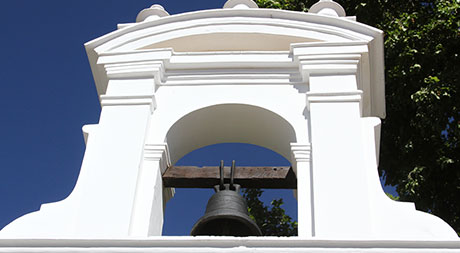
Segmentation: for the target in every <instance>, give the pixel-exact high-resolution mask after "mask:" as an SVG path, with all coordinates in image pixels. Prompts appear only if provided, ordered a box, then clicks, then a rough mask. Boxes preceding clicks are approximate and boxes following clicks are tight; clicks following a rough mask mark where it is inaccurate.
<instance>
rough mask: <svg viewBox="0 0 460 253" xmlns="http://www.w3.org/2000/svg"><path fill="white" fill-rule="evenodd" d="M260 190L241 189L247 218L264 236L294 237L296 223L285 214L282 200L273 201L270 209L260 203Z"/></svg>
mask: <svg viewBox="0 0 460 253" xmlns="http://www.w3.org/2000/svg"><path fill="white" fill-rule="evenodd" d="M262 192H263V191H262V190H260V189H243V197H244V198H245V199H246V201H247V203H248V211H249V216H250V217H251V218H252V219H253V220H254V221H255V222H256V223H257V226H259V228H260V230H261V231H262V235H264V236H296V235H297V222H295V221H293V220H292V218H291V217H289V216H288V215H286V214H285V212H284V209H283V208H282V207H281V205H283V199H275V200H273V201H272V202H271V203H270V204H271V208H269V207H268V206H266V205H265V204H264V203H263V202H262V201H260V196H261V195H262Z"/></svg>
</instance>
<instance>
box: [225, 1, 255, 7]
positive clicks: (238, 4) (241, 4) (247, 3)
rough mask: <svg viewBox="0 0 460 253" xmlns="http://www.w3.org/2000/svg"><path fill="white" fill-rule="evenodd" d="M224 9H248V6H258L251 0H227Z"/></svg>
mask: <svg viewBox="0 0 460 253" xmlns="http://www.w3.org/2000/svg"><path fill="white" fill-rule="evenodd" d="M223 8H224V9H230V8H234V9H249V8H259V6H257V4H256V3H255V2H254V1H252V0H228V1H227V2H225V4H224V7H223Z"/></svg>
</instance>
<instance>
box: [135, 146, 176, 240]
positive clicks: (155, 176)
mask: <svg viewBox="0 0 460 253" xmlns="http://www.w3.org/2000/svg"><path fill="white" fill-rule="evenodd" d="M170 165H171V160H170V158H169V150H168V145H167V144H166V143H160V144H145V145H144V155H143V162H142V165H141V168H140V171H139V175H138V180H137V187H136V197H135V201H134V206H133V215H132V218H131V224H130V229H129V234H130V236H153V235H157V236H159V235H161V232H162V228H163V216H164V215H163V213H164V212H163V211H164V206H165V204H166V202H167V201H168V200H169V198H171V197H172V196H173V194H174V192H173V189H171V188H163V182H162V178H161V175H162V174H163V173H164V171H165V170H166V169H167V167H168V166H170ZM146 221H147V222H146Z"/></svg>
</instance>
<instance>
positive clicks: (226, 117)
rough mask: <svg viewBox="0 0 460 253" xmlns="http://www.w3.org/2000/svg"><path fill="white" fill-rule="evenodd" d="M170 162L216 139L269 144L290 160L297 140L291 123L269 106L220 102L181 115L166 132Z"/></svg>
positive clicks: (230, 141) (219, 141)
mask: <svg viewBox="0 0 460 253" xmlns="http://www.w3.org/2000/svg"><path fill="white" fill-rule="evenodd" d="M166 142H167V143H168V146H169V151H170V156H171V162H172V164H175V163H176V162H177V161H178V160H179V159H180V158H182V157H183V156H184V155H185V154H188V153H190V152H192V151H193V150H196V149H198V148H201V147H205V146H208V145H212V144H217V143H232V142H234V143H248V144H254V145H258V146H261V147H264V148H268V149H270V150H273V151H275V152H277V153H278V154H280V155H282V156H283V157H284V158H286V159H288V160H290V157H291V148H290V143H293V142H296V133H295V131H294V128H293V127H292V125H291V124H290V123H289V122H288V121H287V120H285V119H284V118H282V117H281V116H280V115H278V114H276V113H274V112H272V111H269V110H267V109H264V108H261V107H257V106H253V105H246V104H219V105H214V106H209V107H205V108H202V109H199V110H196V111H193V112H191V113H189V114H187V115H185V116H184V117H182V118H181V119H179V120H178V121H177V122H176V123H174V125H173V126H172V127H171V128H170V129H169V131H168V133H167V135H166Z"/></svg>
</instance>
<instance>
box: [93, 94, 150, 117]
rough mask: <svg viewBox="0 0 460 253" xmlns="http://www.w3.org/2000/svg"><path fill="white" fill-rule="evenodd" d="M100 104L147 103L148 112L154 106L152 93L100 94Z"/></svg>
mask: <svg viewBox="0 0 460 253" xmlns="http://www.w3.org/2000/svg"><path fill="white" fill-rule="evenodd" d="M100 100H101V106H102V107H104V106H120V105H148V106H150V112H152V113H153V111H154V110H155V108H156V100H155V95H154V94H149V95H101V96H100Z"/></svg>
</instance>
